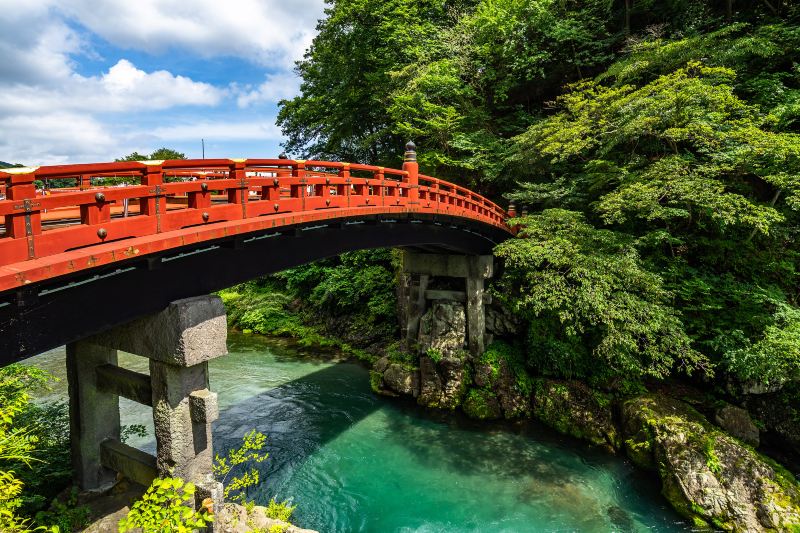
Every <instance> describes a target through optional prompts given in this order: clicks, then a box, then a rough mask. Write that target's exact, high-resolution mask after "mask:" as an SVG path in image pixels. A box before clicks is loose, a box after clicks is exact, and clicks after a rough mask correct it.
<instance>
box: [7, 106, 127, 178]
mask: <svg viewBox="0 0 800 533" xmlns="http://www.w3.org/2000/svg"><path fill="white" fill-rule="evenodd" d="M2 129H3V131H5V132H13V134H11V135H6V134H4V135H0V154H9V155H13V158H12V157H8V156H7V155H4V157H5V158H7V159H11V161H9V162H12V163H16V162H19V163H25V164H30V165H38V164H52V165H57V164H63V163H73V162H78V161H103V160H107V159H108V154H109V153H116V152H118V150H119V141H120V139H119V138H117V137H115V136H114V135H112V132H111V131H110V130H109V129H108V128H106V127H105V126H104V125H103V124H101V123H100V122H99V121H97V120H95V119H94V118H92V117H90V116H87V115H85V114H79V113H66V112H53V113H48V114H44V115H27V114H20V115H13V116H10V117H6V118H4V119H3V120H2Z"/></svg>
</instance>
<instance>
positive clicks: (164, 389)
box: [150, 360, 213, 483]
mask: <svg viewBox="0 0 800 533" xmlns="http://www.w3.org/2000/svg"><path fill="white" fill-rule="evenodd" d="M207 367H208V364H207V363H203V364H199V365H195V366H192V367H189V368H183V367H178V366H173V365H169V364H165V363H161V362H159V361H154V360H151V361H150V378H151V380H152V386H153V424H154V426H155V432H156V464H157V467H158V471H159V474H162V475H172V476H177V477H181V478H183V479H185V480H187V481H193V482H195V483H198V482H199V481H202V480H203V479H204V478H205V476H206V475H207V474H208V473H209V472H211V471H212V468H211V466H212V459H213V455H212V451H211V425H210V424H206V423H199V422H194V421H193V420H192V416H191V408H190V399H189V397H190V395H191V393H192V392H195V391H201V390H204V389H206V390H207V389H208V369H207Z"/></svg>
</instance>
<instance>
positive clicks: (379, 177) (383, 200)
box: [372, 167, 386, 206]
mask: <svg viewBox="0 0 800 533" xmlns="http://www.w3.org/2000/svg"><path fill="white" fill-rule="evenodd" d="M372 177H373V178H374V179H376V180H378V184H379V185H378V186H379V187H380V191H381V206H385V205H386V187H385V186H384V183H383V180H385V179H386V175H385V174H384V173H383V167H378V170H376V171H375V172H373V173H372Z"/></svg>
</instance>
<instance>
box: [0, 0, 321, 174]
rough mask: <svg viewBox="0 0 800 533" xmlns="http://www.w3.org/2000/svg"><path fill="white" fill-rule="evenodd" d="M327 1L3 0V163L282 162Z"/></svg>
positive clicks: (0, 68)
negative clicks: (302, 65)
mask: <svg viewBox="0 0 800 533" xmlns="http://www.w3.org/2000/svg"><path fill="white" fill-rule="evenodd" d="M323 9H324V0H223V1H220V0H0V161H6V162H9V163H22V164H24V165H28V166H36V165H54V164H67V163H88V162H101V161H113V160H114V159H115V158H117V157H121V156H124V155H127V154H129V153H131V152H133V151H138V152H139V153H142V154H148V153H151V152H152V151H154V150H155V149H157V148H160V147H162V146H163V147H167V148H173V149H175V150H178V151H180V152H184V153H185V154H186V156H187V157H189V158H200V157H201V154H202V151H201V141H200V139H201V138H202V139H205V155H206V157H207V158H239V157H275V156H277V155H278V154H279V153H280V151H281V148H280V143H281V142H282V140H283V139H282V136H281V133H280V129H279V128H278V127H277V126H276V125H275V117H276V115H277V112H278V106H277V102H278V101H279V100H281V99H283V98H291V97H292V96H294V95H296V94H297V93H298V91H299V85H300V80H299V79H298V78H297V76H296V75H295V74H294V72H293V67H294V62H295V61H297V60H298V59H301V58H302V57H303V53H304V51H305V50H306V49H307V48H308V46H309V45H310V44H311V40H312V39H313V37H314V35H315V28H316V25H317V21H318V20H319V19H320V18H322V16H323Z"/></svg>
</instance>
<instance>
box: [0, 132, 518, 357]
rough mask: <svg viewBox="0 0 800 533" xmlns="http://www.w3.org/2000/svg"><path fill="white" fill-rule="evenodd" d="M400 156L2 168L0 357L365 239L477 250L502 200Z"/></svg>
mask: <svg viewBox="0 0 800 533" xmlns="http://www.w3.org/2000/svg"><path fill="white" fill-rule="evenodd" d="M413 148H414V146H413V144H409V146H408V147H407V152H406V157H405V163H404V164H403V169H402V170H395V169H388V168H383V167H376V166H370V165H359V164H350V163H332V162H326V161H301V160H289V159H204V160H171V161H141V162H139V161H133V162H121V163H98V164H87V165H63V166H47V167H37V168H18V169H4V170H3V171H0V183H3V182H4V185H0V198H4V199H2V200H0V221H3V222H4V223H3V225H1V226H0V364H7V363H9V362H11V361H14V360H18V359H22V358H25V357H28V356H30V355H34V354H36V353H39V352H42V351H44V350H47V349H50V348H53V347H56V346H59V345H62V344H65V343H67V342H71V341H73V340H77V339H80V338H83V337H85V336H87V335H90V334H93V333H97V332H99V331H102V330H104V329H106V328H109V327H112V326H114V325H117V324H120V323H123V322H125V321H128V320H131V319H133V318H136V317H137V316H140V315H142V314H145V313H151V312H155V311H158V310H160V309H163V308H164V307H165V306H166V305H167V304H168V303H169V302H170V301H173V300H177V299H180V298H186V297H189V296H194V295H199V294H207V293H209V292H212V291H214V290H219V289H221V288H224V287H228V286H231V285H233V284H236V283H240V282H242V281H246V280H248V279H252V278H255V277H258V276H260V275H264V274H267V273H271V272H277V271H280V270H283V269H285V268H289V267H292V266H297V265H300V264H303V263H307V262H310V261H314V260H317V259H321V258H324V257H329V256H333V255H337V254H339V253H342V252H345V251H350V250H358V249H365V248H376V247H386V246H404V247H414V248H419V249H422V250H428V251H449V252H457V253H464V254H486V253H490V252H491V249H492V248H493V247H494V246H495V245H496V244H497V243H498V242H501V241H502V240H504V239H505V238H507V237H508V236H509V235H510V233H511V230H510V229H509V227H508V226H507V225H506V223H505V220H506V218H507V216H508V215H507V213H506V212H505V211H503V210H502V209H501V208H500V207H498V206H497V205H496V204H494V203H492V202H491V201H489V200H487V199H486V198H484V197H482V196H480V195H478V194H475V193H474V192H472V191H470V190H468V189H465V188H463V187H460V186H458V185H455V184H453V183H449V182H446V181H443V180H439V179H437V178H433V177H430V176H425V175H422V174H419V173H418V166H417V163H416V153H415V152H414V151H413Z"/></svg>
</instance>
